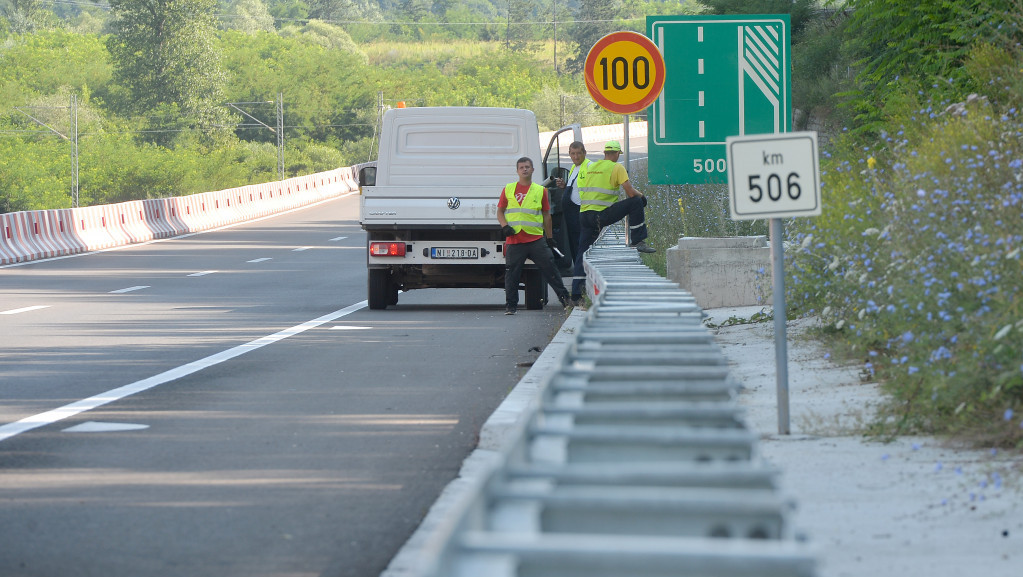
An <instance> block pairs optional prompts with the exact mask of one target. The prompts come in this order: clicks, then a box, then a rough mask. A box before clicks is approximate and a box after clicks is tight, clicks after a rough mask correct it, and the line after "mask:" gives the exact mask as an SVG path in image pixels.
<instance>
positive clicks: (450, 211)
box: [359, 107, 582, 309]
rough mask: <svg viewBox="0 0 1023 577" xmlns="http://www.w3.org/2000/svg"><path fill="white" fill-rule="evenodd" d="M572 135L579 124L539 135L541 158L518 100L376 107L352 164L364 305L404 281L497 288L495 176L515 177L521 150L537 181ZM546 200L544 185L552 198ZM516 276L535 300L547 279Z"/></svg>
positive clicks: (557, 163) (500, 184)
mask: <svg viewBox="0 0 1023 577" xmlns="http://www.w3.org/2000/svg"><path fill="white" fill-rule="evenodd" d="M566 133H567V134H566ZM581 138H582V131H581V128H580V127H579V125H572V126H570V127H566V128H563V129H561V130H559V131H557V132H555V133H554V136H553V137H552V138H551V142H549V143H545V144H546V153H545V154H544V156H543V158H541V152H540V150H541V149H540V145H541V143H540V141H539V139H540V136H539V132H538V130H537V123H536V117H535V116H534V115H533V113H532V112H530V111H528V110H519V109H512V108H472V107H442V108H398V109H392V110H388V111H387V112H385V113H384V117H383V123H382V127H381V133H380V149H379V154H378V156H377V161H376V163H375V164H376V165H375V166H372V165H370V166H366V167H364V168H362V169H361V170H360V172H359V185H360V191H361V192H360V194H361V197H360V223H361V224H362V228H363V229H364V230H366V232H367V238H368V240H367V242H368V246H367V249H368V250H367V266H368V267H369V282H368V296H369V307H370V308H371V309H384V308H387V306H389V305H394V304H397V302H398V292H399V291H408V290H412V289H421V288H464V287H472V288H503V287H504V271H505V263H504V253H503V250H504V237H503V236H502V235H501V227H500V225H498V222H497V202H498V198H499V196H500V194H501V191H502V190H503V188H504V186H505V185H507V184H508V183H509V182H514V181H515V180H517V178H518V177H517V175H516V172H515V163H516V161H517V160H518V159H519V158H521V157H524V156H525V157H529V158H531V159H532V160H533V165H534V166H535V167H536V172H535V173H534V175H533V179H534V182H539V183H545V181H548V179H549V178H550V177H553V176H556V174H554V173H556V172H558V171H563V170H565V169H564V168H563V167H565V166H571V163H570V161H568V162H566V161H564V159H563V158H562V157H561V154H560V149H561V148H566V147H567V146H568V144H569V143H571V142H572V141H573V140H580V139H581ZM552 150H553V151H554V156H553V158H550V162H551V163H552V164H551V166H548V160H549V158H548V157H550V156H551V152H552ZM545 185H546V184H545ZM551 186H553V185H551ZM555 200H556V197H555V195H553V194H552V198H551V202H552V205H553V204H554V202H555ZM523 285H524V287H523V288H524V290H525V304H526V307H527V308H530V309H537V308H542V307H543V305H544V302H545V301H546V298H545V297H546V293H547V291H546V288H547V287H546V285H545V283H544V282H543V279H542V277H541V275H540V274H539V270H537V269H536V268H535V267H531V268H527V269H526V271H525V273H524V274H523Z"/></svg>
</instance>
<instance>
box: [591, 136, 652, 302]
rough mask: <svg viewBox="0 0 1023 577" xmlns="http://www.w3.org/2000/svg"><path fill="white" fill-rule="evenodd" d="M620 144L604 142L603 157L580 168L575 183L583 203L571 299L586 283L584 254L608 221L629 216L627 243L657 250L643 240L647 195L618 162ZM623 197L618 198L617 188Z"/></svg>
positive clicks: (644, 237)
mask: <svg viewBox="0 0 1023 577" xmlns="http://www.w3.org/2000/svg"><path fill="white" fill-rule="evenodd" d="M621 154H622V145H621V144H619V143H618V141H617V140H612V141H610V142H608V143H607V144H606V145H605V146H604V160H598V161H597V162H593V163H591V164H590V165H589V166H587V167H585V168H584V169H582V170H581V171H580V174H579V179H578V180H577V181H576V185H577V186H578V187H579V196H580V198H581V200H582V204H581V205H580V206H579V252H578V253H576V254H575V271H574V274H575V277H574V278H573V279H572V302H573V304H579V301H580V300H581V299H582V295H583V289H584V288H585V285H586V270H585V269H584V268H583V254H585V253H586V251H587V250H589V248H590V246H592V245H593V243H594V242H595V241H596V240H597V238H598V237H599V236H600V231H601V230H602V229H603V228H604V227H605V226H608V225H610V224H614V223H616V222H618V221H619V220H622V219H623V218H625V217H626V216H627V217H629V239H630V241H629V242H630V243H631V244H629V246H631V247H634V248H635V249H636V250H637V251H639V252H645V253H651V252H657V250H656V249H654V248H653V247H651V246H648V245H647V244H646V242H645V240H646V237H647V230H646V222H645V218H644V214H643V207H645V206H646V198H645V197H644V196H643V193H641V192H639V191H638V190H636V188H635V187H633V186H632V183H630V182H629V173H628V172H627V171H626V170H625V167H624V166H622V165H621V164H618V157H619V156H621ZM619 187H621V188H622V189H624V190H625V195H626V198H625V199H624V200H618V188H619Z"/></svg>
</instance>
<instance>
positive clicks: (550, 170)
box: [543, 124, 583, 277]
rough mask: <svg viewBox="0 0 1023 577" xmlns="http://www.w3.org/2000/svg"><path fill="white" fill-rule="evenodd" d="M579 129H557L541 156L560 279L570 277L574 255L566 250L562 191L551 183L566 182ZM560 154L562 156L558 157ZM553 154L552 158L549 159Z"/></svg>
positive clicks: (580, 135) (567, 127)
mask: <svg viewBox="0 0 1023 577" xmlns="http://www.w3.org/2000/svg"><path fill="white" fill-rule="evenodd" d="M582 139H583V129H582V126H580V125H578V124H570V125H568V126H565V127H563V128H561V129H559V130H558V131H557V132H555V133H554V134H553V135H552V136H551V140H550V142H548V143H547V150H546V151H545V152H544V155H543V177H544V180H543V186H545V187H546V188H547V194H548V195H549V197H550V199H551V225H552V228H553V233H554V242H555V243H557V245H558V250H560V251H561V252H562V254H564V255H565V256H563V257H561V258H556V259H555V264H556V265H557V266H558V269H559V270H560V271H561V274H562V276H566V275H567V276H569V277H571V276H572V275H573V274H574V272H573V268H572V267H573V263H574V262H575V255H574V254H572V250H571V249H570V248H569V247H570V246H571V244H570V243H569V240H568V227H566V226H565V213H564V212H563V211H562V202H564V195H565V189H563V188H558V187H557V185H556V184H555V182H554V181H555V179H557V178H563V179H565V180H568V174H569V171H571V169H572V161H571V159H569V158H568V145H570V144H572V143H573V142H575V141H580V142H582ZM562 150H564V156H562ZM552 153H553V156H552Z"/></svg>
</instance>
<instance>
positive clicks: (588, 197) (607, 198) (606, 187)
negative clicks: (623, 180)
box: [576, 159, 618, 212]
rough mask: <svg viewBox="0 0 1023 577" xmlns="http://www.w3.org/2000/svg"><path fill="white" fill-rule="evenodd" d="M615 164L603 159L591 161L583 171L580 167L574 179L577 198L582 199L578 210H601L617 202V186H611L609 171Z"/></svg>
mask: <svg viewBox="0 0 1023 577" xmlns="http://www.w3.org/2000/svg"><path fill="white" fill-rule="evenodd" d="M615 164H616V163H614V162H612V161H610V160H606V159H605V160H598V161H597V162H593V163H591V164H590V165H589V166H587V167H586V170H585V172H584V171H583V170H582V169H581V168H580V170H579V178H578V179H577V180H576V185H577V186H578V187H579V198H580V199H582V201H583V203H582V204H581V205H580V206H579V211H580V212H583V211H587V210H596V211H601V210H604V209H606V208H607V207H609V206H611V205H612V204H614V203H616V202H618V187H615V188H611V171H612V169H614V167H615Z"/></svg>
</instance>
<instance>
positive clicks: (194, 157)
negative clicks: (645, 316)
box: [0, 0, 1023, 449]
mask: <svg viewBox="0 0 1023 577" xmlns="http://www.w3.org/2000/svg"><path fill="white" fill-rule="evenodd" d="M150 3H151V4H152V5H153V6H157V7H158V8H159V9H160V10H165V12H162V13H161V14H162V16H164V17H166V20H165V22H166V23H167V28H166V31H168V35H167V36H165V37H163V38H156V37H154V36H151V35H147V33H146V26H144V25H143V24H144V22H143V20H142V19H141V16H140V14H139V13H137V12H136V10H137V9H138V7H139V6H140V5H143V4H146V5H148V4H150ZM173 7H179V8H182V11H181V12H174V11H173V10H172V8H173ZM779 12H787V13H790V14H791V17H792V25H793V27H792V30H793V59H792V62H793V78H794V83H793V104H794V108H795V109H796V113H795V128H796V130H816V131H818V133H819V135H820V142H821V153H822V167H821V169H822V180H823V183H824V186H823V196H824V198H823V201H824V203H823V205H824V213H823V214H822V215H821V216H820V217H818V218H812V219H811V218H808V219H792V220H789V221H786V222H785V229H786V235H787V242H788V248H787V251H786V254H787V259H788V262H787V263H786V267H787V273H788V275H789V278H788V279H787V286H788V294H787V295H786V298H787V302H788V306H789V311H790V313H791V314H792V315H815V316H818V317H819V318H820V319H821V328H820V329H819V336H820V337H821V338H823V339H826V340H827V342H829V343H830V344H831V347H832V349H833V350H834V351H836V352H841V353H843V354H844V355H845V356H846V358H848V359H850V360H851V362H856V363H860V364H861V365H862V369H863V375H864V378H865V379H870V380H874V379H876V380H878V381H879V382H881V383H882V384H883V386H884V387H885V389H886V390H887V391H888V392H889V393H890V395H891V402H890V403H889V404H888V405H887V406H886V407H885V408H884V410H883V411H882V412H881V414H880V415H879V417H878V419H877V420H876V422H875V423H874V424H873V426H872V428H871V430H872V432H873V433H876V434H878V435H881V436H887V435H894V434H900V433H911V432H922V433H934V434H943V435H949V436H951V437H952V438H955V439H959V440H962V441H966V442H971V443H978V444H983V445H987V446H996V447H1005V448H1016V449H1021V448H1023V304H1021V303H1023V298H1021V297H1023V295H1021V290H1023V289H1021V288H1020V287H1023V261H1021V258H1023V257H1021V253H1020V250H1021V248H1020V247H1021V245H1023V188H1021V187H1023V164H1021V163H1023V150H1021V148H1023V145H1021V144H1020V140H1021V131H1023V119H1021V118H1020V109H1021V107H1023V48H1021V46H1023V43H1021V42H1023V30H1021V24H1023V2H1021V1H1020V0H976V1H972V2H940V3H920V2H908V1H906V0H846V1H845V2H837V1H829V0H823V1H821V2H813V1H809V0H797V1H795V2H792V1H791V0H759V1H754V2H751V1H740V0H704V1H703V2H697V1H694V0H692V1H691V0H682V1H679V0H675V1H642V0H625V1H618V0H570V1H568V2H557V3H555V2H549V1H548V2H539V3H537V2H526V1H524V0H512V1H509V2H492V1H490V0H470V1H469V2H463V3H455V2H450V1H433V2H429V1H426V0H411V1H402V2H397V1H393V0H390V1H389V0H381V1H368V0H348V1H343V2H342V1H340V0H337V1H335V0H268V1H267V0H224V1H220V2H218V1H217V0H179V1H178V2H175V3H162V2H156V1H155V0H154V1H152V2H138V1H129V0H110V1H109V2H108V3H107V4H95V5H92V4H89V3H83V2H79V3H44V2H41V1H40V0H0V103H3V104H2V105H0V212H6V211H17V210H28V209H47V208H59V207H67V206H70V203H71V197H70V194H69V190H70V188H69V183H70V171H71V166H70V144H69V141H68V140H67V139H66V137H70V136H71V135H72V134H73V130H74V126H73V124H72V122H71V119H70V116H69V114H70V102H71V97H72V96H74V97H75V98H76V100H77V128H78V134H79V151H80V202H81V204H82V205H83V206H84V205H89V204H102V203H110V202H119V201H124V200H131V199H139V198H152V197H159V196H171V195H181V194H189V193H194V192H201V191H207V190H216V189H222V188H228V187H232V186H237V185H241V184H247V183H253V182H265V181H269V180H274V179H276V178H278V174H277V151H278V150H277V142H278V138H277V136H278V135H277V134H276V126H277V121H276V106H277V101H278V100H279V99H280V98H281V96H283V110H284V128H285V129H284V159H285V176H296V175H301V174H308V173H312V172H317V171H322V170H328V169H332V168H336V167H338V166H348V165H352V164H355V163H358V162H363V161H366V160H370V159H372V157H373V155H374V154H375V151H374V145H375V142H376V132H375V130H376V127H377V122H378V116H379V114H380V111H381V109H382V108H385V107H387V106H395V105H397V103H398V102H399V101H402V102H405V103H406V104H407V105H408V106H425V105H429V106H438V105H470V106H516V107H525V108H530V109H533V110H534V111H535V112H536V113H537V117H538V119H539V122H540V124H541V130H544V129H550V128H555V127H557V126H560V125H562V124H565V123H568V122H581V123H583V124H584V125H595V124H605V123H610V122H617V121H619V118H618V117H616V116H614V115H610V114H608V113H606V112H604V111H602V110H600V109H597V108H596V107H594V105H593V103H592V100H591V99H590V98H589V96H588V94H587V92H586V89H585V86H584V83H583V80H582V76H581V74H580V70H581V64H582V61H583V59H584V58H585V55H586V51H587V50H588V47H589V46H592V44H593V42H594V41H596V40H597V39H598V38H600V37H601V36H603V35H604V34H606V33H608V32H611V31H615V30H636V31H644V30H645V19H644V17H645V16H646V15H648V14H696V13H703V14H736V13H757V14H772V13H779ZM555 13H556V18H555ZM555 19H556V20H557V27H556V30H555V25H554V22H555ZM157 47H162V48H164V49H157ZM555 55H556V57H555ZM632 176H633V179H634V180H635V181H636V184H637V185H639V186H638V187H639V188H640V189H641V190H644V191H645V192H648V194H649V196H650V206H649V207H648V217H649V220H650V228H651V236H652V243H653V244H655V246H657V247H658V248H659V249H661V252H659V253H658V254H657V255H653V258H649V257H647V258H648V261H647V262H648V263H649V264H651V266H652V267H653V268H655V269H656V270H659V271H660V272H662V273H663V272H664V249H665V248H667V247H669V246H671V245H673V244H675V242H676V241H677V239H678V237H680V236H683V235H686V236H734V235H749V234H766V232H767V224H766V223H765V222H762V221H753V222H734V221H731V220H730V219H729V218H728V211H727V204H726V203H727V189H726V187H725V186H724V185H710V186H691V185H686V186H680V185H676V186H658V187H654V186H650V185H648V184H646V183H645V175H644V174H643V170H642V168H641V169H639V170H637V171H634V172H633V175H632ZM765 284H767V283H765Z"/></svg>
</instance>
